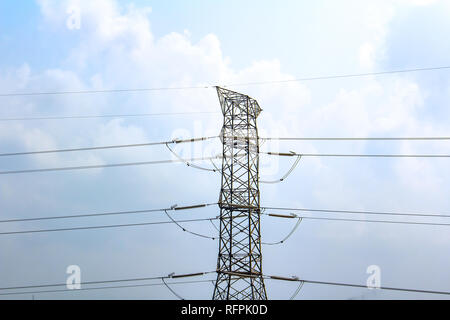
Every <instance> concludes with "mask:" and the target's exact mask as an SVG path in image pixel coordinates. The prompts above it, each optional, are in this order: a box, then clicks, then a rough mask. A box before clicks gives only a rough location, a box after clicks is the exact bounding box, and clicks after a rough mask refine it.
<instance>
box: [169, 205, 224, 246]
mask: <svg viewBox="0 0 450 320" xmlns="http://www.w3.org/2000/svg"><path fill="white" fill-rule="evenodd" d="M164 212H165V213H166V216H167V217H169V219H170V221H172V222H173V223H175V224H176V225H177V226H178V228H180V229H181V230H183V231H184V232H187V233H190V234H192V235H194V236H197V237H201V238H205V239H212V240H216V238H215V237H211V236H205V235H204V234H201V233H197V232H193V231H191V230H188V229H186V228H185V227H183V226H182V225H180V224H179V223H178V222H177V221H176V220H174V219H173V218H172V216H171V215H170V214H169V213H168V212H167V210H164ZM209 221H210V222H212V221H211V220H209Z"/></svg>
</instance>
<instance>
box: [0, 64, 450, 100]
mask: <svg viewBox="0 0 450 320" xmlns="http://www.w3.org/2000/svg"><path fill="white" fill-rule="evenodd" d="M445 69H450V66H436V67H427V68H414V69H397V70H389V71H379V72H366V73H351V74H339V75H324V76H315V77H303V78H295V79H286V80H266V81H254V82H241V83H229V84H222V85H220V86H221V87H232V86H253V85H265V84H283V83H290V82H302V81H316V80H329V79H342V78H358V77H368V76H380V75H387V74H395V73H399V74H401V73H413V72H421V71H437V70H445ZM213 87H216V85H197V86H176V87H175V86H174V87H153V88H128V89H97V90H66V91H46V92H8V93H0V97H18V96H48V95H63V94H96V93H131V92H135V93H139V92H156V91H173V90H191V89H209V88H213Z"/></svg>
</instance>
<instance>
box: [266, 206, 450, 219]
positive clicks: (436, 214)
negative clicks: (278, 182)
mask: <svg viewBox="0 0 450 320" xmlns="http://www.w3.org/2000/svg"><path fill="white" fill-rule="evenodd" d="M261 209H265V210H280V211H303V212H323V213H351V214H370V215H389V216H410V217H439V218H442V217H443V218H450V215H449V214H440V213H408V212H382V211H356V210H333V209H309V208H285V207H261Z"/></svg>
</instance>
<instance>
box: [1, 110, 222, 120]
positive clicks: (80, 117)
mask: <svg viewBox="0 0 450 320" xmlns="http://www.w3.org/2000/svg"><path fill="white" fill-rule="evenodd" d="M199 114H219V112H208V111H194V112H161V113H134V114H104V115H73V116H47V117H16V118H0V121H32V120H69V119H96V118H132V117H134V118H138V117H158V116H178V115H199Z"/></svg>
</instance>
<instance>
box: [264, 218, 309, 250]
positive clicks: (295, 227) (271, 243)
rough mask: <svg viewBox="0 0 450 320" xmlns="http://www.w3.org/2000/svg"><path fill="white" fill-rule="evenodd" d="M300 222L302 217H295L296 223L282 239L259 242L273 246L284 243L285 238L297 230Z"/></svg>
mask: <svg viewBox="0 0 450 320" xmlns="http://www.w3.org/2000/svg"><path fill="white" fill-rule="evenodd" d="M301 222H302V218H297V223H296V224H295V226H294V228H292V230H291V231H290V232H289V233H288V234H287V236H286V237H284V238H283V239H282V240H280V241H277V242H261V244H264V245H269V246H275V245H278V244H282V243H285V242H286V240H288V239H289V238H290V237H291V236H292V235H293V234H294V232H295V231H296V230H297V228H298V226H299V225H300V223H301Z"/></svg>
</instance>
